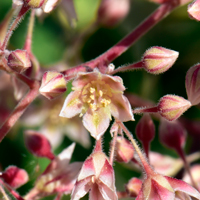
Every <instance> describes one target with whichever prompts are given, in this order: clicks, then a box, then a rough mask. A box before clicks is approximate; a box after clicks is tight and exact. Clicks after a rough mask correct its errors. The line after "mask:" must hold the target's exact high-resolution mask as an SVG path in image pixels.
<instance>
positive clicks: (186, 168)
mask: <svg viewBox="0 0 200 200" xmlns="http://www.w3.org/2000/svg"><path fill="white" fill-rule="evenodd" d="M175 150H176V151H177V153H178V154H179V156H180V157H181V159H182V160H183V162H184V165H185V170H186V171H187V173H188V175H189V177H190V180H191V183H192V185H193V187H195V188H196V189H197V190H198V185H197V184H196V182H195V181H194V178H193V176H192V173H191V170H190V166H189V163H188V161H187V159H186V156H185V153H184V151H183V149H182V148H181V147H177V148H176V149H175Z"/></svg>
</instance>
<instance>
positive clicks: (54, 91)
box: [39, 71, 67, 99]
mask: <svg viewBox="0 0 200 200" xmlns="http://www.w3.org/2000/svg"><path fill="white" fill-rule="evenodd" d="M66 89H67V88H66V82H65V78H64V76H63V75H62V74H61V73H59V72H55V71H49V72H45V73H44V75H43V77H42V84H41V87H40V90H39V91H40V93H41V94H42V95H44V96H45V97H46V98H48V99H54V98H56V97H58V96H59V95H61V94H63V93H64V92H65V91H66Z"/></svg>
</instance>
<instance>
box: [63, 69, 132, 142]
mask: <svg viewBox="0 0 200 200" xmlns="http://www.w3.org/2000/svg"><path fill="white" fill-rule="evenodd" d="M72 85H73V88H72V89H73V90H74V91H73V92H71V93H70V94H69V95H68V97H67V98H66V100H65V103H64V106H63V108H62V110H61V112H60V116H62V117H66V118H71V117H74V116H75V115H77V114H79V113H80V116H82V115H83V125H84V126H85V128H86V129H87V130H88V131H89V132H90V133H91V135H92V136H93V137H94V138H96V139H99V138H100V136H101V135H102V134H103V133H104V132H105V131H106V129H107V128H108V126H109V123H110V120H111V115H112V116H113V117H114V118H115V119H117V120H120V121H122V122H125V121H130V120H134V119H133V114H132V111H131V106H130V104H129V102H128V100H127V98H126V97H125V96H123V91H124V90H125V87H124V85H123V82H122V79H121V78H120V77H118V76H114V77H113V76H110V75H107V74H102V73H100V72H99V71H97V70H94V72H85V73H79V74H78V75H77V78H76V79H75V80H74V81H73V83H72Z"/></svg>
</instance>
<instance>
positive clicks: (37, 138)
mask: <svg viewBox="0 0 200 200" xmlns="http://www.w3.org/2000/svg"><path fill="white" fill-rule="evenodd" d="M24 136H25V137H24V138H25V144H26V147H27V148H28V150H29V151H30V152H31V153H32V154H34V155H35V156H37V157H46V158H48V159H50V160H53V159H54V157H55V156H54V154H53V153H52V151H51V145H50V142H49V141H48V140H47V138H46V137H45V136H44V135H42V134H41V133H38V132H36V131H32V130H28V131H26V132H25V134H24Z"/></svg>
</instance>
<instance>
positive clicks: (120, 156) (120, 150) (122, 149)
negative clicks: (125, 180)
mask: <svg viewBox="0 0 200 200" xmlns="http://www.w3.org/2000/svg"><path fill="white" fill-rule="evenodd" d="M133 156H134V148H133V145H132V144H131V143H130V142H129V141H128V140H127V139H125V138H124V137H117V142H116V160H117V162H125V163H128V162H129V161H130V160H131V159H132V158H133Z"/></svg>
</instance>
